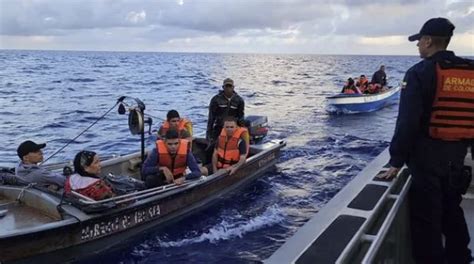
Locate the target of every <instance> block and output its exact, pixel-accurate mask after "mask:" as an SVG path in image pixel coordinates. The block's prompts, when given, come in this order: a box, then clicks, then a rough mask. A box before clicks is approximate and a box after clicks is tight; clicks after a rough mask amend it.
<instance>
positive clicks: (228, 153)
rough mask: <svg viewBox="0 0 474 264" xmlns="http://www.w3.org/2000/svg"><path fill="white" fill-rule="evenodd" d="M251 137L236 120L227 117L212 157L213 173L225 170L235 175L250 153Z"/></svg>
mask: <svg viewBox="0 0 474 264" xmlns="http://www.w3.org/2000/svg"><path fill="white" fill-rule="evenodd" d="M249 137H250V136H249V132H248V130H247V129H246V128H244V127H239V126H238V125H237V120H236V119H235V118H233V117H230V116H228V117H226V118H225V119H224V128H223V129H222V131H221V134H220V135H219V138H218V141H217V144H216V147H215V150H214V154H213V155H212V171H213V172H216V171H217V170H221V169H225V170H227V171H228V172H229V174H233V173H234V172H235V171H236V170H237V169H238V168H239V167H240V166H242V165H243V164H244V163H245V160H246V158H247V155H248V152H249Z"/></svg>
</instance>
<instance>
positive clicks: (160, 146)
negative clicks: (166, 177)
mask: <svg viewBox="0 0 474 264" xmlns="http://www.w3.org/2000/svg"><path fill="white" fill-rule="evenodd" d="M156 149H157V151H158V157H159V162H158V166H159V167H162V166H164V167H167V168H168V169H169V170H170V171H171V172H172V173H173V176H174V178H175V179H177V178H180V177H182V176H183V175H184V172H185V171H186V167H187V162H186V160H187V157H188V152H189V141H187V140H185V139H180V140H179V146H178V151H177V152H176V155H175V156H174V157H172V156H171V154H170V153H169V151H168V148H167V147H166V143H165V141H164V140H157V141H156Z"/></svg>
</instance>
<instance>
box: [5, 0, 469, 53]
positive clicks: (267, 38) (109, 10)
mask: <svg viewBox="0 0 474 264" xmlns="http://www.w3.org/2000/svg"><path fill="white" fill-rule="evenodd" d="M0 5H1V6H0V37H1V42H0V48H12V47H14V48H16V47H18V46H34V45H37V47H38V48H48V49H50V48H59V49H65V48H66V47H67V48H68V49H94V50H104V49H111V50H131V49H139V50H147V51H153V50H156V51H167V50H173V51H174V50H177V49H178V48H181V49H182V50H181V51H216V52H217V51H223V50H225V51H229V52H239V51H242V52H265V51H268V52H299V53H304V52H310V53H319V52H326V51H331V50H332V52H333V53H342V52H351V53H357V52H359V51H360V52H366V51H369V52H372V51H376V50H378V49H377V48H375V47H379V46H382V47H381V48H380V49H379V50H385V51H386V50H387V49H383V46H384V45H385V46H390V47H391V49H393V50H398V51H399V52H405V51H406V50H409V48H408V47H410V43H404V41H406V36H408V35H410V34H413V33H415V32H418V31H419V29H420V27H421V25H422V24H423V23H424V22H425V21H426V20H427V19H428V18H431V17H436V16H445V17H448V18H449V19H451V20H452V21H453V23H454V24H455V25H456V31H455V36H458V35H459V36H464V35H465V34H467V35H468V36H470V35H469V34H471V35H472V34H474V27H473V21H474V2H472V1H456V0H454V1H453V0H415V1H411V0H410V1H409V0H399V1H391V0H377V1H372V0H352V1H350V0H334V1H330V2H328V1H323V0H263V1H250V0H243V1H233V0H220V1H218V0H215V1H214V0H206V1H196V0H160V1H148V0H133V1H132V0H83V1H79V0H69V1H63V0H2V1H1V2H0ZM39 39H44V40H48V41H43V42H41V41H39ZM470 40H471V39H470V38H469V37H462V38H459V41H461V42H462V43H463V44H462V45H460V46H461V47H462V49H463V52H468V53H474V48H472V42H471V43H470V42H469V41H470ZM15 41H22V42H20V43H16V45H15V44H14V43H15ZM28 41H30V43H28ZM470 44H471V45H470ZM94 45H95V46H94ZM331 45H332V47H331ZM348 47H350V51H348ZM331 48H332V49H331ZM414 52H416V51H414Z"/></svg>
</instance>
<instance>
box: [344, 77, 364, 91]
mask: <svg viewBox="0 0 474 264" xmlns="http://www.w3.org/2000/svg"><path fill="white" fill-rule="evenodd" d="M341 93H343V94H360V93H361V92H360V91H359V89H357V87H356V86H355V84H354V79H352V78H349V79H347V82H346V85H344V87H342V91H341Z"/></svg>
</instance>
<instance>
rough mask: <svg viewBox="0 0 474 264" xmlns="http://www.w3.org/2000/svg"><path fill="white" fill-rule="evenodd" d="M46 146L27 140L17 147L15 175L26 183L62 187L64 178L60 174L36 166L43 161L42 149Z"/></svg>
mask: <svg viewBox="0 0 474 264" xmlns="http://www.w3.org/2000/svg"><path fill="white" fill-rule="evenodd" d="M44 147H46V144H45V143H43V144H36V143H35V142H33V141H31V140H27V141H25V142H23V143H21V144H20V146H18V149H17V154H18V157H19V158H20V162H19V163H18V165H17V167H16V168H15V175H16V176H18V177H20V178H21V179H22V180H24V181H26V182H28V183H36V184H39V185H43V186H48V185H52V184H54V185H56V186H58V187H64V182H65V180H66V178H65V177H64V175H62V174H60V173H55V172H52V171H49V170H46V169H44V168H43V167H41V166H39V165H38V164H39V163H40V162H42V161H43V151H42V149H43V148H44Z"/></svg>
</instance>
